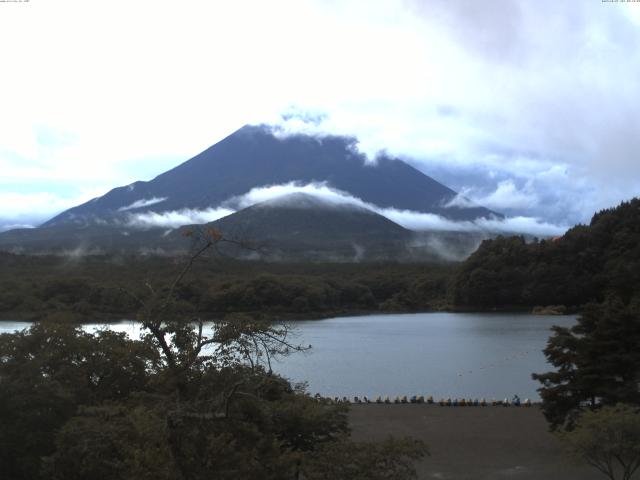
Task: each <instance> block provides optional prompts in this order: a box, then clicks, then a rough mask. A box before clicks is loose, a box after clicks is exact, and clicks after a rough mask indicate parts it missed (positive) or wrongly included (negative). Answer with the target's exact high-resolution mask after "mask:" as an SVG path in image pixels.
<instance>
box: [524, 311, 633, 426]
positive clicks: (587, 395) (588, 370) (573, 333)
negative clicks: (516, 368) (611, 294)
mask: <svg viewBox="0 0 640 480" xmlns="http://www.w3.org/2000/svg"><path fill="white" fill-rule="evenodd" d="M553 332H554V333H553V335H552V336H551V338H550V339H549V342H548V344H547V347H546V348H545V350H544V353H545V355H546V356H547V360H548V361H549V363H551V364H552V365H553V366H554V367H555V368H556V371H553V372H549V373H544V374H534V375H533V378H534V379H535V380H538V381H540V382H541V383H542V385H543V386H542V387H541V388H540V390H539V392H540V396H541V397H542V400H543V411H544V414H545V416H546V417H547V419H548V420H549V422H550V423H551V425H552V427H554V428H555V427H560V426H563V427H568V428H571V427H572V426H573V422H574V421H575V418H576V417H577V416H578V415H579V414H580V413H581V411H582V410H584V409H585V408H598V407H599V406H601V405H615V404H616V403H629V404H636V405H640V389H639V385H640V349H638V346H639V345H640V304H638V303H635V304H631V305H625V304H623V303H622V301H620V300H619V299H617V300H613V299H611V300H608V301H606V302H604V303H602V304H592V305H589V306H588V307H587V308H586V309H585V310H584V312H583V313H582V315H581V316H580V317H579V319H578V323H577V324H576V325H575V326H573V327H571V328H563V327H554V329H553Z"/></svg>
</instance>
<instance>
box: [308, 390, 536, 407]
mask: <svg viewBox="0 0 640 480" xmlns="http://www.w3.org/2000/svg"><path fill="white" fill-rule="evenodd" d="M314 398H315V399H316V400H317V401H324V402H328V403H350V404H367V403H378V404H409V403H423V404H427V405H440V406H441V407H488V406H493V407H498V406H501V407H531V406H532V405H534V402H532V401H531V400H529V399H528V398H525V399H524V400H520V398H519V397H518V396H517V395H516V396H514V397H513V398H512V399H511V400H510V399H508V398H504V399H502V400H496V399H495V398H494V399H491V400H486V399H485V398H480V399H478V398H475V399H471V398H441V399H439V400H437V401H436V400H434V398H433V397H432V396H431V395H429V396H428V397H426V398H425V397H424V396H423V395H413V396H411V397H407V396H406V395H402V396H400V395H397V396H395V397H389V396H388V395H385V396H384V397H383V396H381V395H378V396H377V397H375V398H369V397H366V396H363V397H357V396H356V397H344V396H343V397H325V396H322V395H320V394H319V393H316V394H315V396H314Z"/></svg>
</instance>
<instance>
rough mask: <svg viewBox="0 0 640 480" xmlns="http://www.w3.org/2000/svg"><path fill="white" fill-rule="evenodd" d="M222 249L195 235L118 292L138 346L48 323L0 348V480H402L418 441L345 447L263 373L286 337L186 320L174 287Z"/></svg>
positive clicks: (342, 417)
mask: <svg viewBox="0 0 640 480" xmlns="http://www.w3.org/2000/svg"><path fill="white" fill-rule="evenodd" d="M224 241H225V239H224V238H223V237H222V236H221V235H220V234H219V233H218V232H217V231H215V230H210V231H208V232H205V234H204V236H202V237H200V238H199V239H198V242H197V244H196V249H195V250H194V252H193V253H192V254H191V255H190V256H189V257H188V258H187V262H186V264H185V266H184V268H183V269H181V271H180V272H179V273H178V275H177V276H176V277H175V278H174V279H173V281H172V282H170V283H169V284H168V285H166V286H162V285H151V283H150V282H148V284H147V287H146V292H145V293H144V294H140V292H138V294H136V293H133V292H127V293H128V295H129V296H131V297H132V298H134V299H135V301H136V302H137V303H138V304H139V306H140V315H139V320H140V322H141V325H142V328H143V335H142V337H141V340H139V341H134V340H130V339H128V338H127V337H126V336H124V335H122V334H115V333H113V332H110V331H108V330H106V331H104V332H97V333H88V332H85V331H83V330H82V329H80V328H77V327H73V326H60V325H57V324H55V323H50V322H43V323H36V324H34V326H32V327H31V328H30V329H29V330H27V331H23V332H19V333H16V334H5V335H2V336H0V385H1V386H2V389H0V420H2V428H0V471H2V472H3V474H4V475H7V477H8V478H12V479H16V480H21V479H37V478H48V479H54V480H56V479H59V480H62V479H65V480H74V479H77V480H80V479H86V478H100V479H107V480H108V479H114V480H115V479H125V480H126V479H131V480H133V479H147V478H148V479H167V480H169V479H185V480H191V479H193V480H200V479H203V480H204V479H210V478H217V479H238V478H243V479H256V480H257V479H266V480H268V479H274V480H276V479H287V478H291V479H301V478H308V479H313V478H318V479H319V478H332V479H351V478H392V479H404V478H413V477H415V471H414V469H413V466H412V462H413V461H414V460H415V459H417V458H420V457H421V456H423V455H424V454H425V453H426V450H425V448H424V445H422V444H421V443H420V442H416V441H411V440H407V439H405V440H391V441H389V442H387V443H385V444H357V443H354V442H351V440H350V439H349V429H348V423H347V410H346V407H345V406H343V405H334V404H332V403H330V402H328V401H317V400H315V399H313V398H311V397H310V396H309V395H308V394H306V392H305V391H304V389H303V388H301V387H296V386H293V385H291V384H290V383H289V382H288V381H286V380H285V379H282V378H280V377H278V376H277V375H275V374H274V373H273V372H272V371H271V360H272V359H273V358H275V357H277V356H279V355H287V354H289V353H291V352H295V351H300V350H304V349H305V348H304V347H302V346H300V345H297V344H296V343H295V342H293V341H292V338H291V332H290V331H289V329H288V328H287V327H286V326H277V325H274V324H271V323H265V322H260V321H259V320H256V319H254V318H251V317H237V316H236V317H228V318H226V319H224V320H223V321H221V322H217V323H216V324H215V325H214V327H213V328H212V330H211V332H206V331H205V325H204V323H203V321H202V319H200V318H198V317H197V315H195V312H193V310H192V309H190V308H185V306H184V304H183V303H182V302H181V301H180V295H179V286H180V283H181V282H182V280H183V279H184V277H185V276H186V275H187V273H188V272H189V271H190V268H191V265H192V264H193V262H194V261H195V260H196V259H197V258H198V257H199V256H200V255H202V254H203V253H204V252H206V251H208V250H210V249H214V248H216V246H217V245H218V244H219V243H220V242H224ZM348 452H351V453H348ZM372 469H373V470H375V475H374V474H373V473H371V474H366V475H365V473H362V472H372ZM327 472H329V473H327ZM354 472H361V473H360V474H358V475H359V476H358V475H355V474H354Z"/></svg>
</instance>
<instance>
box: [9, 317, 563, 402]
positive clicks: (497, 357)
mask: <svg viewBox="0 0 640 480" xmlns="http://www.w3.org/2000/svg"><path fill="white" fill-rule="evenodd" d="M573 323H575V317H570V316H567V317H553V316H537V315H523V314H478V313H420V314H403V315H368V316H361V317H342V318H332V319H327V320H313V321H300V322H296V323H295V326H296V327H297V330H298V332H297V335H298V341H299V343H301V344H304V345H307V344H311V345H312V347H313V348H312V349H311V351H310V352H309V353H304V354H295V355H292V356H291V357H288V358H286V359H284V360H283V361H281V362H278V363H276V364H274V370H276V371H277V372H279V373H281V374H283V375H285V376H286V377H288V378H290V379H291V380H293V381H307V382H308V383H309V390H310V391H311V392H312V393H315V392H320V393H322V394H323V395H331V396H334V395H338V396H343V395H346V396H353V395H359V396H362V395H367V396H369V397H372V396H376V395H414V394H415V395H418V394H421V395H433V396H434V397H436V398H438V397H446V396H451V397H487V398H493V397H496V398H503V397H512V396H513V395H514V394H518V395H520V397H521V398H525V397H529V398H532V399H534V398H535V399H537V398H538V395H537V393H536V388H538V386H539V384H538V383H537V382H534V381H533V380H531V373H532V372H544V371H547V370H549V369H550V367H549V365H548V364H547V363H546V360H545V357H544V355H543V354H542V349H543V348H544V346H545V344H546V342H547V339H548V337H549V334H550V331H549V329H550V327H551V326H552V325H562V326H570V325H572V324H573ZM28 326H29V324H28V323H26V322H0V333H2V332H9V331H16V330H19V329H22V328H26V327H28ZM101 327H102V325H101V324H90V325H86V328H87V329H90V330H95V329H97V328H101ZM109 328H112V329H114V330H118V331H124V332H126V333H127V334H129V335H130V336H132V337H134V338H137V336H138V334H139V331H140V328H139V325H138V324H137V323H136V322H130V321H124V322H120V323H117V324H111V325H109Z"/></svg>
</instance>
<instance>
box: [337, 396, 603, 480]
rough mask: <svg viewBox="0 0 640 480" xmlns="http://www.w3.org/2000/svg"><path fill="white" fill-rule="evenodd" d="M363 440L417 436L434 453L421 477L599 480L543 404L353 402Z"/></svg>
mask: <svg viewBox="0 0 640 480" xmlns="http://www.w3.org/2000/svg"><path fill="white" fill-rule="evenodd" d="M349 416H350V423H351V427H352V436H353V437H354V439H357V440H376V439H382V438H384V437H386V436H388V435H393V436H407V435H408V436H412V437H414V438H419V439H421V440H423V441H424V442H426V444H427V445H428V447H429V451H430V453H431V455H430V456H428V457H425V458H424V459H423V460H422V461H420V462H419V463H418V464H417V470H418V478H420V479H442V480H463V479H464V480H485V479H486V480H489V479H510V478H513V479H517V480H592V479H593V480H599V479H602V478H604V477H603V476H602V474H601V473H598V472H597V471H595V469H593V468H592V467H589V466H587V465H580V464H577V463H574V461H572V460H570V459H568V458H567V457H566V456H565V454H564V453H563V452H562V450H561V448H560V445H559V444H558V442H557V440H556V439H555V438H554V437H553V435H552V434H550V433H549V432H548V430H547V423H546V421H545V419H544V417H543V415H542V413H541V412H540V410H539V408H538V407H531V408H524V407H520V408H516V407H440V406H437V405H426V404H407V405H378V404H367V405H353V406H352V408H351V412H350V414H349Z"/></svg>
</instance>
